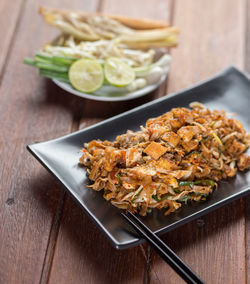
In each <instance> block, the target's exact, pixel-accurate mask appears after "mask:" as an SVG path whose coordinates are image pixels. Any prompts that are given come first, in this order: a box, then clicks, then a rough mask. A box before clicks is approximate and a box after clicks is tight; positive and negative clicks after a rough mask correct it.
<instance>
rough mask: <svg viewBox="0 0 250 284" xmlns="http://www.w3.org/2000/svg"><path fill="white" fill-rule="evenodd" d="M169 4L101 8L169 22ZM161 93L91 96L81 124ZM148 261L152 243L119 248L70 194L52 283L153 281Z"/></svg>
mask: <svg viewBox="0 0 250 284" xmlns="http://www.w3.org/2000/svg"><path fill="white" fill-rule="evenodd" d="M155 3H157V5H155ZM169 3H171V2H170V1H157V2H156V1H152V0H147V1H142V0H140V1H136V2H135V1H133V0H127V1H119V2H118V1H114V0H108V1H104V2H103V3H102V4H101V5H100V8H101V9H102V11H105V12H108V13H117V14H123V15H128V16H136V17H139V16H140V17H148V18H156V19H161V20H166V21H168V20H169V18H170V7H171V6H170V4H169ZM141 7H143V9H141ZM161 92H162V94H164V93H165V85H163V86H162V87H161ZM158 93H159V90H158V91H157V92H154V93H153V94H149V95H148V96H145V97H142V98H139V99H136V100H133V101H126V102H119V103H105V102H96V101H90V100H86V101H85V103H84V105H83V108H82V115H81V117H80V123H79V125H80V128H84V127H86V126H88V125H91V124H93V123H96V122H98V121H100V120H103V119H105V118H107V117H110V116H113V115H115V114H118V113H120V112H123V111H125V110H127V109H130V108H133V107H135V106H137V105H140V104H142V103H145V102H147V101H149V100H152V99H154V98H155V97H156V96H157V95H158ZM76 228H77V229H76ZM149 263H150V258H149V254H148V248H147V246H145V245H144V246H139V247H137V248H133V249H129V250H127V251H117V250H115V249H114V248H113V247H112V246H111V245H110V244H109V242H108V241H107V240H106V239H105V237H104V235H103V233H101V232H100V231H99V229H97V228H96V225H95V224H93V223H92V222H91V221H90V220H89V218H88V217H87V216H86V215H85V214H83V213H82V209H81V208H79V207H78V206H77V205H76V203H75V201H74V200H72V199H71V198H70V197H67V199H66V202H65V208H64V211H63V217H62V224H61V226H60V229H59V234H58V240H57V244H56V248H55V255H54V259H53V266H52V268H51V273H50V281H49V283H58V282H59V281H60V283H68V282H72V283H82V282H84V283H122V282H126V283H148V281H149V278H148V276H149V275H148V272H149Z"/></svg>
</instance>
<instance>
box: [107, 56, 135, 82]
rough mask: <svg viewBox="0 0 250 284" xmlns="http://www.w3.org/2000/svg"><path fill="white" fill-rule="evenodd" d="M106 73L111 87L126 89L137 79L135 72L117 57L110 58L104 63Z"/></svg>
mask: <svg viewBox="0 0 250 284" xmlns="http://www.w3.org/2000/svg"><path fill="white" fill-rule="evenodd" d="M104 73H105V77H106V79H107V81H108V82H109V84H110V85H113V86H116V87H125V86H127V85H129V84H130V83H131V82H132V81H133V80H134V79H135V72H134V70H133V69H132V68H131V67H130V66H129V65H128V64H127V63H125V62H124V61H123V60H122V59H120V58H117V57H110V58H108V59H107V60H106V61H105V63H104Z"/></svg>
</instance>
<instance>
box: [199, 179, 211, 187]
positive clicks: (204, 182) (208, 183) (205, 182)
mask: <svg viewBox="0 0 250 284" xmlns="http://www.w3.org/2000/svg"><path fill="white" fill-rule="evenodd" d="M194 184H205V185H211V186H212V187H214V186H215V184H216V182H215V181H213V180H211V179H202V180H196V181H194Z"/></svg>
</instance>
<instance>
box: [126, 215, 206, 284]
mask: <svg viewBox="0 0 250 284" xmlns="http://www.w3.org/2000/svg"><path fill="white" fill-rule="evenodd" d="M121 214H122V216H123V217H124V218H125V219H126V220H127V221H128V222H129V224H130V225H132V227H133V228H134V229H135V230H136V231H137V232H138V233H139V234H140V235H141V236H142V237H143V238H144V239H146V240H147V241H148V242H149V244H150V245H151V246H152V247H153V248H154V249H155V251H156V252H158V254H159V255H160V256H161V257H162V258H163V259H164V260H165V261H166V262H167V263H168V264H169V265H170V266H171V267H172V268H173V269H174V270H175V271H176V272H177V273H178V274H179V275H180V276H181V277H182V279H183V280H185V281H186V282H187V283H191V284H204V283H205V282H204V281H202V280H201V279H200V278H199V277H198V276H197V275H196V274H195V273H194V272H193V271H192V270H191V268H189V267H188V266H187V265H186V264H185V263H184V262H183V261H182V260H181V259H180V258H179V257H178V256H177V255H176V254H175V253H174V252H173V251H172V250H171V249H170V248H169V247H168V246H167V245H166V244H165V243H164V242H163V241H162V240H161V239H160V238H159V237H158V236H157V235H156V234H155V233H153V232H152V231H151V230H150V229H149V228H148V227H147V226H145V225H144V224H143V223H142V222H141V221H140V219H139V218H137V217H136V216H135V215H134V214H132V213H131V212H127V213H126V214H125V213H121Z"/></svg>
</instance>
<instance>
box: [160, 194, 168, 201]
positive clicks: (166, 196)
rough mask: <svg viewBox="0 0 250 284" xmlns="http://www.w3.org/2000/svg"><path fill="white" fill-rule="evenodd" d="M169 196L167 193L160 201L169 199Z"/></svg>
mask: <svg viewBox="0 0 250 284" xmlns="http://www.w3.org/2000/svg"><path fill="white" fill-rule="evenodd" d="M168 197H169V195H165V196H163V197H162V198H161V200H160V201H164V200H166V199H168Z"/></svg>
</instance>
